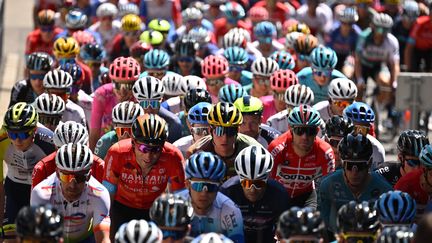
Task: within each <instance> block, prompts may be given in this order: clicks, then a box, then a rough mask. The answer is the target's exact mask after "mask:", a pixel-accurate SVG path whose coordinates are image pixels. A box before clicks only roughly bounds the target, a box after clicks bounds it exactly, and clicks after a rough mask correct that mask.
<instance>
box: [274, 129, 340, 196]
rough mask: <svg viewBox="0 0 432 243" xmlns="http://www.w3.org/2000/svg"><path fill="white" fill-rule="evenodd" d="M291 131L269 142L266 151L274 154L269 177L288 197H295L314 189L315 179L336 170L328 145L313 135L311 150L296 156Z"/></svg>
mask: <svg viewBox="0 0 432 243" xmlns="http://www.w3.org/2000/svg"><path fill="white" fill-rule="evenodd" d="M292 140H293V138H292V134H291V132H290V131H288V132H286V133H284V134H282V135H280V136H279V137H278V138H276V139H275V140H274V141H273V142H271V143H270V145H269V147H268V151H270V153H271V154H272V155H273V157H274V166H273V169H272V172H271V178H274V179H275V180H277V181H278V182H279V183H281V184H282V185H283V186H284V187H285V189H286V190H287V192H288V195H289V197H290V198H295V197H298V196H301V195H303V194H306V193H310V192H311V191H313V190H314V189H315V183H314V180H317V179H319V178H321V176H325V175H327V174H329V173H331V172H333V171H334V170H335V158H334V153H333V150H332V148H331V146H330V145H329V144H328V143H326V142H325V141H324V140H322V139H321V138H318V137H316V138H315V141H314V144H313V148H312V150H311V151H310V152H309V153H308V154H307V155H306V156H303V157H299V156H298V155H297V154H296V153H295V152H294V149H293V146H292V142H293V141H292Z"/></svg>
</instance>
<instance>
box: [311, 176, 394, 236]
mask: <svg viewBox="0 0 432 243" xmlns="http://www.w3.org/2000/svg"><path fill="white" fill-rule="evenodd" d="M343 173H344V172H343V170H342V169H339V170H337V171H335V172H333V173H332V174H329V175H328V176H327V177H325V178H323V180H322V181H321V185H320V189H319V196H318V205H320V211H321V216H322V218H323V219H324V221H325V223H326V225H327V226H328V229H329V230H330V231H332V232H336V229H337V228H336V218H337V213H338V210H339V209H340V208H341V207H342V205H344V204H346V203H348V202H350V201H357V202H362V201H376V200H377V199H378V198H379V196H380V195H381V194H383V193H385V192H387V191H390V190H393V188H392V186H391V185H390V184H389V183H388V182H387V181H386V180H385V179H384V178H383V177H382V176H381V175H380V174H378V173H376V172H372V173H371V174H370V176H371V178H370V180H369V183H368V185H367V186H366V187H365V188H364V190H363V192H362V193H361V194H360V195H359V196H358V197H356V196H354V195H353V193H352V192H351V190H350V189H349V187H348V186H347V184H346V183H345V179H344V178H345V176H344V174H343Z"/></svg>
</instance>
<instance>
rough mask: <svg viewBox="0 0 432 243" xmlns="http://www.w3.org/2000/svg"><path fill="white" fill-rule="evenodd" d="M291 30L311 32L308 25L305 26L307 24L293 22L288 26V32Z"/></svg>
mask: <svg viewBox="0 0 432 243" xmlns="http://www.w3.org/2000/svg"><path fill="white" fill-rule="evenodd" d="M291 32H300V33H303V34H306V35H307V34H310V33H311V30H310V28H309V26H307V24H305V23H297V24H294V25H291V26H290V27H288V33H291Z"/></svg>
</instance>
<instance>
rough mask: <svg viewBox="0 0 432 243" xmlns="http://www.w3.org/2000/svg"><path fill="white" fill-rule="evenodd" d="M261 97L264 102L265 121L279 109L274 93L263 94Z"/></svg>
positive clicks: (263, 114)
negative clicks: (275, 102)
mask: <svg viewBox="0 0 432 243" xmlns="http://www.w3.org/2000/svg"><path fill="white" fill-rule="evenodd" d="M259 99H260V100H261V102H262V103H263V107H264V110H263V113H262V121H263V122H264V123H265V122H267V119H268V118H269V117H271V116H272V115H274V114H276V113H277V112H278V111H277V110H276V106H275V104H274V98H273V95H266V96H261V97H260V98H259Z"/></svg>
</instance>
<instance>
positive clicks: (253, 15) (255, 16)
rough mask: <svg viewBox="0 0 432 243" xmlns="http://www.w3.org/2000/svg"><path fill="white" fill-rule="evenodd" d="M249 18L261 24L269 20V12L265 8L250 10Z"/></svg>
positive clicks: (256, 7) (257, 7)
mask: <svg viewBox="0 0 432 243" xmlns="http://www.w3.org/2000/svg"><path fill="white" fill-rule="evenodd" d="M248 14H249V18H250V19H251V21H253V22H260V21H265V20H268V19H269V12H268V11H267V9H266V8H264V7H259V6H255V7H252V8H251V9H249V13H248Z"/></svg>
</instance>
